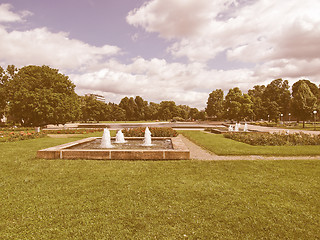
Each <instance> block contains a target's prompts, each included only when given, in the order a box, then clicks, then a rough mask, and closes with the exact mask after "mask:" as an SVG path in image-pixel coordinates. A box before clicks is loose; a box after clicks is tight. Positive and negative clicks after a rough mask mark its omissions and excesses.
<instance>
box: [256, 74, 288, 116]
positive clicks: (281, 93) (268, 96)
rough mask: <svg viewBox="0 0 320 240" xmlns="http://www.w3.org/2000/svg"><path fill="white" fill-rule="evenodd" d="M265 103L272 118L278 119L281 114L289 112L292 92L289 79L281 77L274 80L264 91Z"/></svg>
mask: <svg viewBox="0 0 320 240" xmlns="http://www.w3.org/2000/svg"><path fill="white" fill-rule="evenodd" d="M262 97H263V104H264V107H265V109H266V110H267V114H268V115H269V116H270V119H273V120H277V119H278V118H279V114H281V113H282V114H284V115H286V114H288V113H289V109H290V101H291V94H290V91H289V82H288V80H282V79H281V78H279V79H276V80H273V81H272V82H271V83H269V84H268V85H267V87H266V88H265V90H264V92H263V95H262Z"/></svg>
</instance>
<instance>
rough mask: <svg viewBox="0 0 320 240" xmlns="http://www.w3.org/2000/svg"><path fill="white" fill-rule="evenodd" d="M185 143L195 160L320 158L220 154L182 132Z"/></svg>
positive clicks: (315, 158)
mask: <svg viewBox="0 0 320 240" xmlns="http://www.w3.org/2000/svg"><path fill="white" fill-rule="evenodd" d="M179 137H180V138H181V139H182V141H183V142H184V144H185V145H186V146H187V147H188V148H189V150H190V158H191V159H195V160H220V161H221V160H320V156H296V157H294V156H293V157H292V156H290V157H275V156H270V157H269V156H268V157H266V156H259V155H248V156H218V155H215V154H212V153H210V152H209V151H207V150H204V149H203V148H201V147H199V146H198V145H196V144H194V143H193V142H191V141H190V140H189V139H187V138H186V137H184V136H183V135H182V134H180V135H179Z"/></svg>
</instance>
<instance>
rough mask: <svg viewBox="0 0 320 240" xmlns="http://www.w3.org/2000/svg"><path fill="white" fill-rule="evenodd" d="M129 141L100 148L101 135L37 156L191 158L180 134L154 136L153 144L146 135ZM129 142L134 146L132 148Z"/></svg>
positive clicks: (40, 151) (70, 157) (40, 153)
mask: <svg viewBox="0 0 320 240" xmlns="http://www.w3.org/2000/svg"><path fill="white" fill-rule="evenodd" d="M126 140H127V141H128V143H134V144H127V146H126V145H125V144H123V146H122V147H119V146H120V145H122V144H114V139H112V145H113V146H114V147H113V148H99V145H100V142H101V138H96V137H91V138H86V139H81V140H78V141H75V142H71V143H67V144H63V145H59V146H55V147H51V148H47V149H42V150H39V151H38V152H37V157H38V158H45V159H95V160H103V159H106V160H107V159H109V160H116V159H118V160H182V159H190V152H189V149H188V148H187V147H186V146H185V144H184V143H183V141H182V140H181V139H180V138H179V137H173V138H160V137H154V138H152V144H153V146H151V147H150V146H148V147H146V146H142V143H143V138H137V137H134V138H126ZM129 145H131V146H130V147H129Z"/></svg>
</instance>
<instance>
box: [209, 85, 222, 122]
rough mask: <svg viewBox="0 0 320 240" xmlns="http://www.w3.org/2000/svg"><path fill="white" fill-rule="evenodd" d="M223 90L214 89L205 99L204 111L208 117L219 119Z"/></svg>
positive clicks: (220, 116)
mask: <svg viewBox="0 0 320 240" xmlns="http://www.w3.org/2000/svg"><path fill="white" fill-rule="evenodd" d="M223 100H224V99H223V91H222V90H221V89H216V90H215V91H212V92H211V93H210V94H209V98H208V101H207V107H206V113H207V114H208V116H209V117H215V118H217V119H221V118H222V116H223V111H224V106H223V105H224V102H223Z"/></svg>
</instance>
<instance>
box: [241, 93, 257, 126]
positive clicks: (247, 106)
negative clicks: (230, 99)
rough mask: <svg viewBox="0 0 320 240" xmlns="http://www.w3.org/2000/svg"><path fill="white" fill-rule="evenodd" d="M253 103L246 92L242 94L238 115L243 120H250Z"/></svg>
mask: <svg viewBox="0 0 320 240" xmlns="http://www.w3.org/2000/svg"><path fill="white" fill-rule="evenodd" d="M253 115H254V114H253V103H252V101H251V97H250V96H249V95H248V94H245V93H244V94H243V95H242V101H241V110H240V116H241V118H242V119H244V120H250V119H252V117H253Z"/></svg>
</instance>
